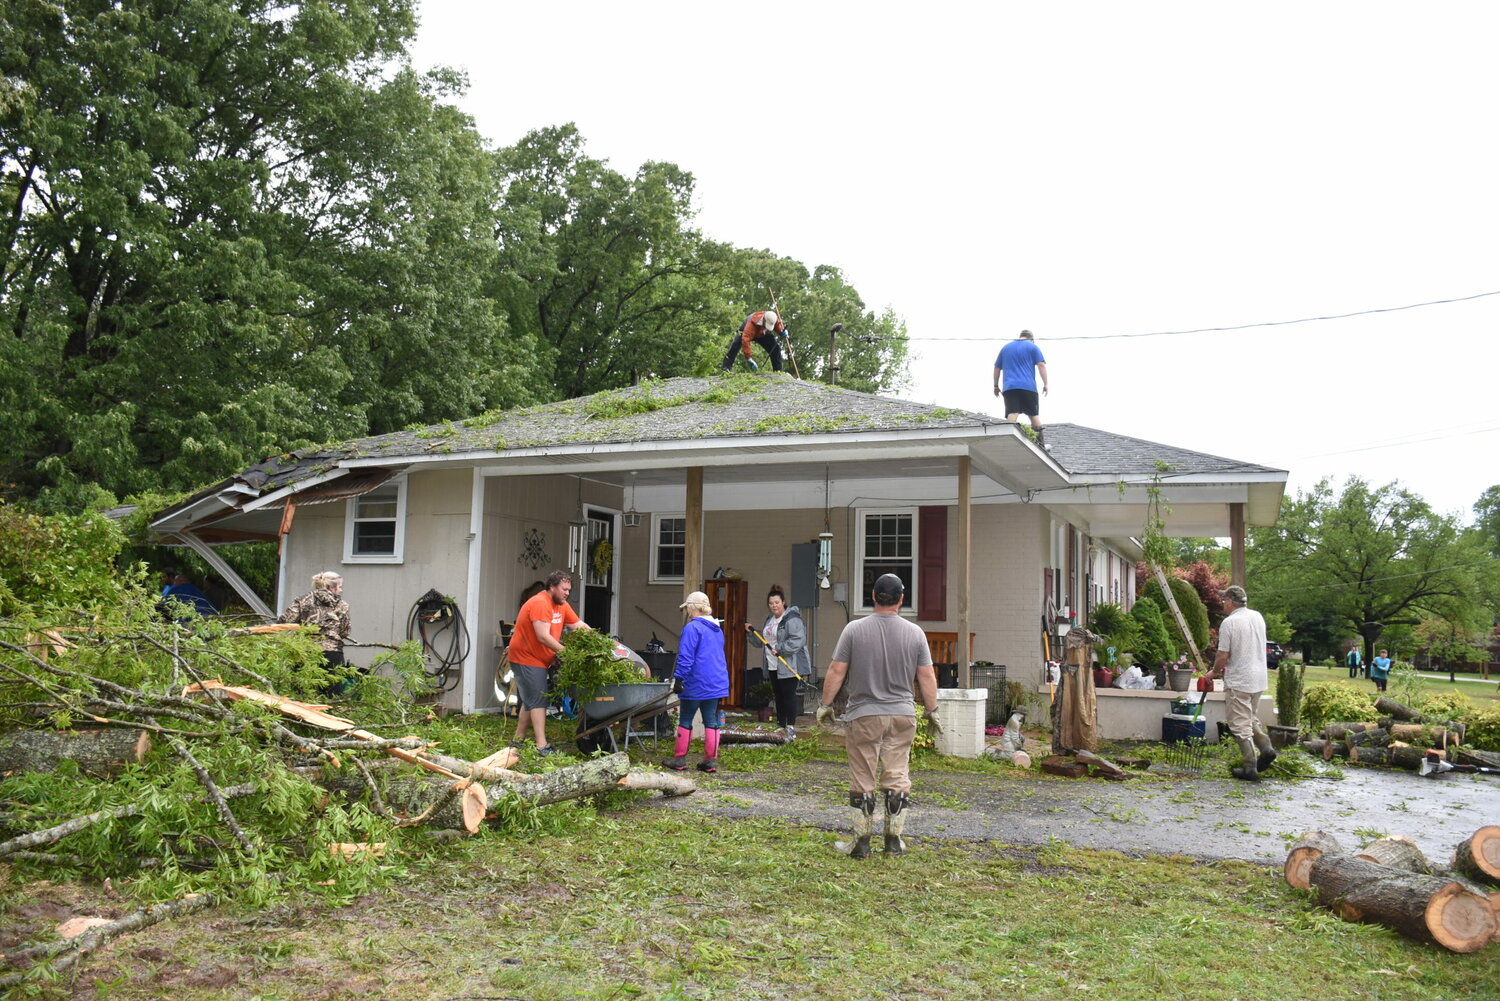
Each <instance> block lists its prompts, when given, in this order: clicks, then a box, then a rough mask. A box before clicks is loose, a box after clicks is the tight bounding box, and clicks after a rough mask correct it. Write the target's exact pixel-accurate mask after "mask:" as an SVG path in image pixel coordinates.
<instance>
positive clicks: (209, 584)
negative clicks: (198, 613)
mask: <svg viewBox="0 0 1500 1001" xmlns="http://www.w3.org/2000/svg"><path fill="white" fill-rule="evenodd" d="M203 593H204V594H205V595H207V596H208V600H209V601H210V602H212V603H213V606H214V607H215V608H217V609H218V610H219V611H220V612H222V611H224V609H225V608H228V607H229V589H228V588H227V587H225V586H224V585H223V584H220V583H219V580H218V578H217V577H215V576H213V575H212V574H204V575H203Z"/></svg>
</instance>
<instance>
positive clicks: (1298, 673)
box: [1276, 661, 1307, 726]
mask: <svg viewBox="0 0 1500 1001" xmlns="http://www.w3.org/2000/svg"><path fill="white" fill-rule="evenodd" d="M1306 672H1307V665H1305V664H1293V663H1292V662H1291V661H1283V662H1282V665H1281V670H1279V671H1277V672H1276V718H1277V721H1278V722H1279V723H1280V724H1281V725H1282V726H1298V725H1300V724H1301V722H1302V698H1303V695H1304V694H1305V690H1304V688H1303V675H1304V674H1306Z"/></svg>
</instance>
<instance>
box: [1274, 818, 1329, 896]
mask: <svg viewBox="0 0 1500 1001" xmlns="http://www.w3.org/2000/svg"><path fill="white" fill-rule="evenodd" d="M1343 853H1344V846H1343V845H1341V844H1339V841H1338V839H1337V838H1335V837H1334V836H1333V835H1332V834H1329V833H1327V832H1326V831H1303V832H1302V836H1301V837H1300V838H1298V839H1297V840H1296V841H1294V842H1292V848H1291V851H1289V852H1287V856H1286V864H1285V865H1284V866H1282V867H1281V874H1282V876H1283V877H1284V878H1285V879H1286V882H1287V885H1288V886H1291V887H1295V888H1296V889H1299V890H1306V889H1308V888H1309V887H1311V886H1312V883H1311V882H1310V881H1309V880H1308V878H1307V874H1308V871H1309V870H1310V869H1312V864H1313V863H1314V862H1316V861H1317V860H1318V859H1320V858H1322V857H1323V856H1324V855H1325V854H1326V855H1342V854H1343Z"/></svg>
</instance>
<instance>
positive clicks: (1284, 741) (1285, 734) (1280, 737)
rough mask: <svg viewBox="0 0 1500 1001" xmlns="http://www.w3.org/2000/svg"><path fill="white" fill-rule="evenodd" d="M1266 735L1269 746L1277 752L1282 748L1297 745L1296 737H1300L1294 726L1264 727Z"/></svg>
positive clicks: (1298, 730)
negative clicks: (1269, 741) (1269, 742)
mask: <svg viewBox="0 0 1500 1001" xmlns="http://www.w3.org/2000/svg"><path fill="white" fill-rule="evenodd" d="M1266 733H1268V734H1270V737H1271V746H1272V747H1274V748H1276V750H1278V751H1279V750H1281V749H1282V748H1286V747H1291V746H1292V745H1293V744H1295V743H1297V737H1298V736H1300V729H1299V728H1298V727H1295V726H1268V727H1266Z"/></svg>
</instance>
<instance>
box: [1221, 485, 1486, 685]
mask: <svg viewBox="0 0 1500 1001" xmlns="http://www.w3.org/2000/svg"><path fill="white" fill-rule="evenodd" d="M1487 557H1488V554H1487V552H1486V550H1485V548H1484V547H1483V546H1482V545H1481V544H1480V542H1479V539H1478V536H1477V535H1476V534H1475V533H1472V532H1465V531H1464V530H1463V528H1462V526H1460V525H1459V524H1458V523H1457V522H1456V521H1455V520H1454V519H1453V518H1451V517H1448V516H1445V515H1441V514H1438V513H1436V512H1434V511H1433V510H1432V509H1431V508H1430V507H1429V506H1428V504H1427V503H1426V502H1425V501H1424V500H1422V499H1421V498H1420V497H1418V496H1416V495H1415V494H1412V493H1411V492H1409V491H1407V490H1405V489H1403V488H1402V487H1400V486H1398V485H1397V484H1394V483H1391V484H1386V485H1385V486H1382V487H1371V486H1370V485H1369V484H1367V483H1365V482H1364V481H1363V480H1361V479H1358V478H1351V479H1349V480H1348V481H1346V482H1345V483H1344V485H1343V488H1342V489H1341V490H1339V491H1338V492H1337V493H1335V491H1334V489H1333V487H1332V486H1331V485H1330V483H1329V481H1328V480H1326V479H1325V480H1323V481H1321V482H1320V483H1319V484H1318V485H1317V486H1316V487H1314V488H1313V489H1312V490H1311V491H1309V492H1307V493H1301V492H1299V493H1298V494H1297V496H1295V497H1291V498H1285V499H1284V500H1283V501H1282V508H1281V518H1280V521H1279V522H1278V523H1277V524H1276V525H1275V526H1272V527H1260V528H1253V529H1251V533H1250V545H1249V546H1248V548H1247V552H1246V575H1247V577H1248V579H1249V580H1250V581H1251V582H1252V588H1253V591H1254V594H1255V595H1256V599H1257V607H1259V608H1260V609H1261V610H1262V611H1269V612H1279V613H1281V614H1284V615H1285V616H1286V617H1287V619H1288V620H1289V621H1290V622H1291V624H1292V626H1293V627H1294V628H1295V629H1296V632H1297V637H1298V639H1299V641H1301V642H1303V643H1304V644H1308V643H1312V644H1316V645H1318V646H1319V647H1320V648H1321V650H1322V652H1325V653H1326V652H1331V651H1332V650H1333V649H1336V648H1337V646H1338V644H1339V642H1340V641H1341V640H1343V639H1346V638H1348V637H1351V636H1358V637H1359V638H1360V642H1361V645H1362V647H1363V648H1364V656H1365V658H1366V659H1367V660H1368V659H1369V657H1370V656H1371V654H1372V651H1373V650H1374V648H1375V647H1376V645H1377V644H1378V643H1379V641H1380V637H1381V636H1382V634H1383V633H1384V632H1385V631H1386V630H1388V629H1391V628H1392V627H1396V626H1415V625H1417V624H1418V623H1420V622H1421V621H1422V620H1423V619H1425V618H1429V617H1435V618H1439V619H1442V620H1445V621H1448V622H1453V623H1458V624H1463V625H1465V626H1466V627H1472V628H1474V629H1478V628H1480V627H1481V626H1482V625H1483V624H1485V621H1486V616H1487V615H1488V612H1487V610H1486V609H1485V608H1484V607H1483V604H1482V603H1481V600H1480V594H1481V580H1482V578H1483V576H1484V575H1485V574H1486V573H1489V572H1491V568H1492V566H1493V562H1494V561H1493V560H1491V559H1488V558H1487ZM1325 644H1326V645H1325Z"/></svg>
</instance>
